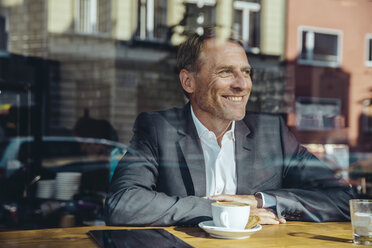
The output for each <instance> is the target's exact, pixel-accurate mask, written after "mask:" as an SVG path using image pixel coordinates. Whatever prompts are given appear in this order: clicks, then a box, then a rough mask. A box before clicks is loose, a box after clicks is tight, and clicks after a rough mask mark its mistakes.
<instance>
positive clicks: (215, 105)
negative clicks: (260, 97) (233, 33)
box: [189, 39, 252, 121]
mask: <svg viewBox="0 0 372 248" xmlns="http://www.w3.org/2000/svg"><path fill="white" fill-rule="evenodd" d="M199 62H200V63H199V64H200V67H199V72H198V73H194V74H193V79H194V81H193V82H194V87H193V90H192V92H189V93H190V101H191V104H192V106H193V110H194V112H195V114H196V115H197V116H198V118H199V119H204V120H205V121H211V120H216V118H217V119H219V120H223V121H232V120H241V119H243V117H244V115H245V106H246V104H247V101H248V98H249V94H250V92H251V89H252V80H251V77H250V69H251V67H250V65H249V64H248V59H247V56H246V54H245V51H244V49H243V48H242V47H241V46H239V45H238V44H236V43H234V42H224V43H218V42H217V41H216V40H214V39H210V40H207V41H205V43H204V46H203V50H202V52H201V54H200V57H199Z"/></svg>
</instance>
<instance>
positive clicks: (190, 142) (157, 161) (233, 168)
mask: <svg viewBox="0 0 372 248" xmlns="http://www.w3.org/2000/svg"><path fill="white" fill-rule="evenodd" d="M177 67H178V70H179V78H180V82H181V85H182V87H183V89H184V92H185V94H186V96H187V97H188V98H189V100H190V101H189V103H188V104H186V106H185V107H184V108H182V109H176V108H173V109H170V110H165V111H159V112H154V113H142V114H140V115H139V116H138V118H137V120H136V123H135V125H134V129H133V131H134V136H133V138H132V140H131V148H132V149H133V151H134V152H131V153H127V154H126V155H125V156H124V158H123V159H122V161H121V162H120V163H119V165H118V167H117V169H116V171H115V174H114V176H113V178H112V183H111V186H110V190H109V195H108V197H107V199H106V208H105V214H106V222H107V224H109V225H153V226H164V225H195V224H198V223H199V222H201V221H204V220H210V219H211V215H212V214H211V206H210V205H211V203H212V202H213V201H216V200H218V201H239V202H244V203H247V204H249V205H251V214H253V215H258V216H260V219H261V223H262V224H279V223H285V222H286V219H287V220H304V221H317V222H320V221H341V220H347V219H348V218H349V213H348V211H349V210H348V209H349V207H348V200H349V199H350V198H351V197H352V196H353V193H352V191H351V189H350V188H349V187H344V186H342V185H341V184H340V183H339V182H338V180H337V178H335V177H334V175H333V173H332V171H331V170H329V169H328V168H327V167H326V166H325V165H324V164H322V163H321V162H320V161H319V160H318V159H316V158H315V157H314V156H313V155H312V154H311V153H309V152H308V151H307V150H306V149H305V148H304V147H302V146H301V145H300V144H299V143H298V142H297V141H296V139H295V138H294V136H293V135H292V134H291V133H290V132H289V130H288V129H287V127H286V126H285V124H284V121H283V120H282V118H281V117H279V116H275V115H265V114H257V113H249V112H246V110H245V107H246V104H247V101H248V98H249V94H250V92H251V89H252V80H251V77H250V71H251V67H250V65H249V63H248V59H247V56H246V53H245V50H244V48H243V46H242V45H241V43H240V41H239V40H236V39H234V38H232V37H230V38H228V39H225V40H221V39H217V38H216V32H215V29H213V28H206V29H205V30H204V34H203V35H197V34H193V35H191V36H190V37H189V38H188V39H187V40H186V42H185V43H183V44H182V45H181V46H180V47H179V51H178V55H177Z"/></svg>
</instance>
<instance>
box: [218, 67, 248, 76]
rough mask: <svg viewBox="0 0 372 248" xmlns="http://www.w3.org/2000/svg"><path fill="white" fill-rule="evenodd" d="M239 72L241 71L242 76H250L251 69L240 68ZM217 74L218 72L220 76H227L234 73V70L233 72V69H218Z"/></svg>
mask: <svg viewBox="0 0 372 248" xmlns="http://www.w3.org/2000/svg"><path fill="white" fill-rule="evenodd" d="M241 72H242V73H243V75H244V76H250V75H251V70H250V69H246V70H242V71H241ZM218 74H220V75H221V76H229V75H232V74H234V72H233V70H230V69H226V70H221V71H219V72H218Z"/></svg>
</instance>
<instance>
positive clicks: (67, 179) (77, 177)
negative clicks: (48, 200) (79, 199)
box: [56, 172, 81, 201]
mask: <svg viewBox="0 0 372 248" xmlns="http://www.w3.org/2000/svg"><path fill="white" fill-rule="evenodd" d="M80 181H81V173H80V172H59V173H57V177H56V199H58V200H65V201H67V200H71V199H72V198H73V196H74V195H75V194H77V193H79V187H80Z"/></svg>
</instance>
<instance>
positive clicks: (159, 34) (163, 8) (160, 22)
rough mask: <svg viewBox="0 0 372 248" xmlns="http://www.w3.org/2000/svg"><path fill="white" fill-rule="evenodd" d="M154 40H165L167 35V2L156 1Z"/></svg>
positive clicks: (165, 0) (162, 0)
mask: <svg viewBox="0 0 372 248" xmlns="http://www.w3.org/2000/svg"><path fill="white" fill-rule="evenodd" d="M154 8H155V9H154V11H155V13H154V19H155V20H154V38H156V39H161V40H164V39H165V38H166V35H167V30H168V29H167V0H155V7H154Z"/></svg>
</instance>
